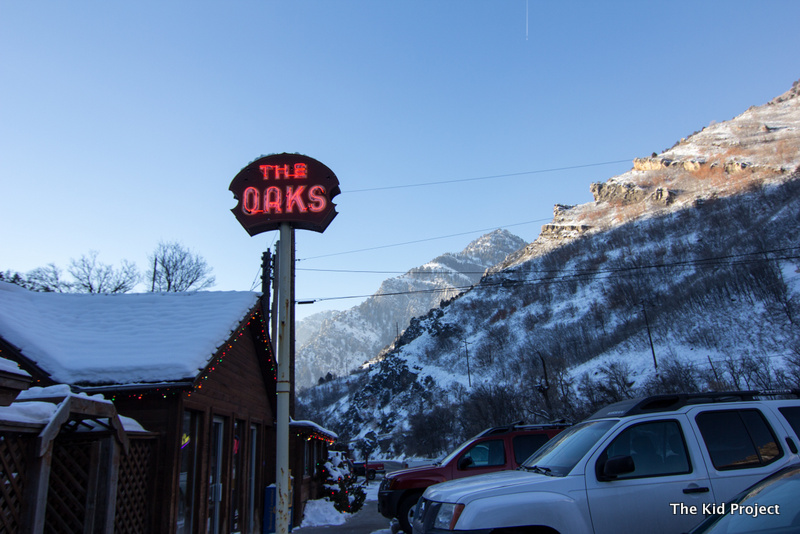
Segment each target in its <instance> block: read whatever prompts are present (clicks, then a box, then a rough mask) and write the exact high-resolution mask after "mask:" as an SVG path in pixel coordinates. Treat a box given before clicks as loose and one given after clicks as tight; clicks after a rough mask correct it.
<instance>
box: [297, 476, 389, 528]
mask: <svg viewBox="0 0 800 534" xmlns="http://www.w3.org/2000/svg"><path fill="white" fill-rule="evenodd" d="M379 487H380V484H379V483H378V482H377V481H372V482H370V484H369V486H366V487H365V488H364V491H365V492H366V494H367V502H369V501H377V500H378V488H379ZM351 517H353V515H351V514H343V513H341V512H338V511H336V509H335V508H334V507H333V503H332V502H329V501H326V500H324V499H320V500H316V501H308V503H306V507H305V514H304V517H303V522H302V524H301V525H300V527H299V528H296V529H294V532H300V531H302V529H303V527H320V526H326V525H343V524H345V523H346V522H347V520H348V519H350V518H351ZM372 534H391V533H390V530H389V529H388V528H386V529H379V530H376V531H374V532H373V533H372Z"/></svg>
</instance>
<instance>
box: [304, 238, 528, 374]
mask: <svg viewBox="0 0 800 534" xmlns="http://www.w3.org/2000/svg"><path fill="white" fill-rule="evenodd" d="M526 244H527V242H526V241H524V240H523V239H522V238H520V237H517V236H515V235H514V234H512V233H511V232H509V231H507V230H502V229H498V230H495V231H493V232H490V233H488V234H485V235H482V236H480V237H478V238H477V239H475V240H473V241H472V242H470V243H469V244H468V245H467V246H466V247H465V248H464V249H463V250H462V251H461V252H458V253H444V254H441V255H439V256H437V257H436V258H434V259H432V260H431V261H429V262H427V263H425V264H423V265H421V266H419V267H417V268H415V269H411V270H410V271H408V272H406V273H404V274H402V275H400V276H396V277H392V278H389V279H386V280H384V281H383V282H382V283H381V285H380V287H379V288H378V290H377V291H376V292H375V293H374V294H373V295H372V296H371V297H370V298H368V299H367V300H366V301H364V302H362V303H361V304H359V305H358V306H355V307H353V308H350V309H348V310H344V311H341V312H336V313H332V314H328V315H327V317H315V316H311V317H310V318H309V319H311V321H308V320H304V321H301V322H300V323H299V324H298V330H299V331H301V332H303V330H302V329H306V330H305V332H304V334H303V335H301V336H298V342H297V345H298V347H299V348H298V349H297V357H296V366H297V371H296V373H297V374H296V376H297V378H296V382H297V384H298V385H299V386H300V387H304V386H305V387H307V386H311V385H313V384H315V383H317V382H318V381H319V379H320V378H321V377H326V376H327V375H328V373H331V376H333V375H340V376H341V375H345V374H347V373H349V372H351V371H353V370H354V369H357V368H358V367H360V366H361V365H362V364H364V363H365V362H367V361H369V360H372V359H374V358H375V357H376V356H378V354H379V353H380V352H381V350H382V349H384V348H385V347H386V346H387V345H389V344H391V343H392V341H394V339H395V338H396V337H397V335H398V334H399V333H400V332H401V331H402V330H404V329H405V328H406V326H407V325H408V322H409V321H410V320H411V318H412V317H414V316H416V315H422V314H424V313H427V312H428V311H429V310H430V309H431V308H435V307H437V306H438V305H439V303H440V302H441V301H443V300H448V299H451V298H453V297H454V296H456V295H458V294H459V293H461V292H462V291H464V290H465V289H466V288H468V287H471V286H472V285H473V284H475V283H476V282H478V280H480V278H481V276H482V275H483V274H484V273H485V272H486V270H487V269H488V268H489V267H491V266H492V265H494V264H495V263H498V262H500V261H502V260H503V259H505V258H506V256H508V254H510V253H512V252H514V251H516V250H518V249H519V248H521V247H523V246H525V245H526ZM310 322H316V325H314V326H311V327H309V323H310Z"/></svg>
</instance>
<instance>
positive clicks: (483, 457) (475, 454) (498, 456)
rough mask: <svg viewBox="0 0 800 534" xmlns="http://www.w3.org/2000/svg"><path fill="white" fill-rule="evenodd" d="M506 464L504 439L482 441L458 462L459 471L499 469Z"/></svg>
mask: <svg viewBox="0 0 800 534" xmlns="http://www.w3.org/2000/svg"><path fill="white" fill-rule="evenodd" d="M505 463H506V451H505V447H504V446H503V440H502V439H493V440H488V441H481V442H478V443H476V444H475V445H473V446H472V447H470V448H469V449H468V450H467V452H465V453H464V455H463V456H462V457H461V459H460V460H459V461H458V468H459V469H474V468H476V467H497V466H503V465H505Z"/></svg>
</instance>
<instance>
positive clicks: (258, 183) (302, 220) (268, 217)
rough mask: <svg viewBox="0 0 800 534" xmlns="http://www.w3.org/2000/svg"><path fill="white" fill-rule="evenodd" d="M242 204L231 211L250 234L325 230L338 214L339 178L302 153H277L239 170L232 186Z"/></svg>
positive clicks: (234, 193) (231, 188)
mask: <svg viewBox="0 0 800 534" xmlns="http://www.w3.org/2000/svg"><path fill="white" fill-rule="evenodd" d="M229 189H230V190H231V192H232V193H233V196H234V198H236V200H238V204H237V205H236V207H235V208H233V209H232V210H231V211H232V212H233V214H234V215H235V216H236V219H237V220H238V221H239V222H240V223H241V225H242V226H243V227H244V229H245V230H247V232H248V233H249V234H250V235H256V234H259V233H261V232H266V231H268V230H276V229H278V227H279V226H280V224H281V223H283V222H289V223H291V224H292V226H293V227H294V228H301V229H306V230H314V231H316V232H324V231H325V229H326V228H327V227H328V225H329V224H330V222H331V221H332V220H333V218H334V217H336V209H335V208H336V206H335V204H333V202H332V199H333V197H335V196H336V195H338V194H339V192H340V191H339V180H338V179H337V178H336V175H335V174H334V173H333V171H331V170H330V169H329V168H328V167H327V166H325V165H323V164H322V163H320V162H319V161H317V160H315V159H313V158H310V157H308V156H303V155H301V154H286V153H284V154H274V155H272V156H265V157H263V158H260V159H257V160H256V161H254V162H252V163H250V164H249V165H248V166H247V167H245V168H244V169H242V170H241V171H239V173H238V174H237V175H236V177H235V178H234V179H233V181H232V182H231V185H230V187H229Z"/></svg>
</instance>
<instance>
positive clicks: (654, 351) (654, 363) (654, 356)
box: [642, 302, 658, 376]
mask: <svg viewBox="0 0 800 534" xmlns="http://www.w3.org/2000/svg"><path fill="white" fill-rule="evenodd" d="M642 313H644V324H645V325H646V326H647V339H649V340H650V352H652V353H653V367H654V368H655V370H656V376H658V361H656V349H655V347H653V336H651V335H650V321H648V320H647V309H645V306H644V302H642Z"/></svg>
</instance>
